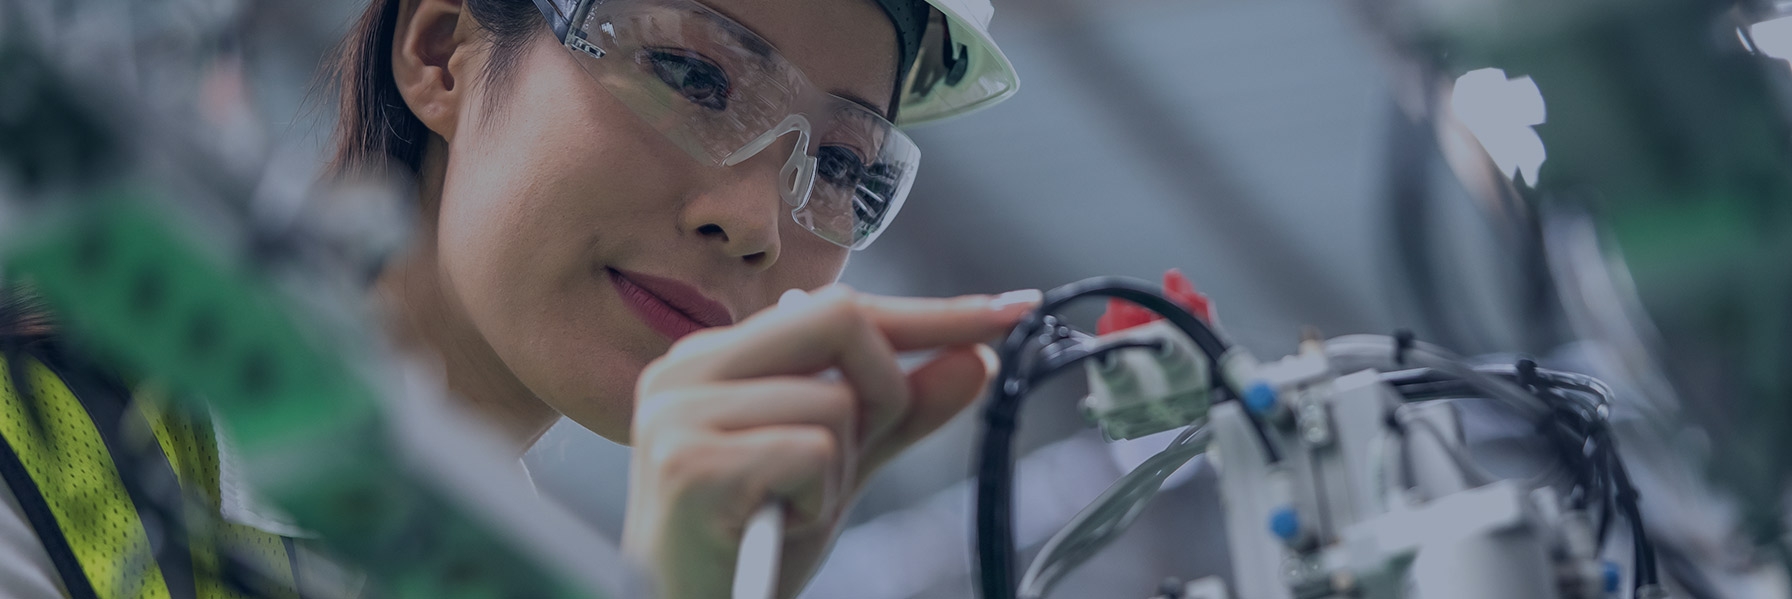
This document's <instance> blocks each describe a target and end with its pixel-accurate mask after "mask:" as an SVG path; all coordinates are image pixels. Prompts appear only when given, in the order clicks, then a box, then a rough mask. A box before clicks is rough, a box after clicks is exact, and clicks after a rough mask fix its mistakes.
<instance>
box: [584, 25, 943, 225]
mask: <svg viewBox="0 0 1792 599" xmlns="http://www.w3.org/2000/svg"><path fill="white" fill-rule="evenodd" d="M581 9H582V12H581V11H575V12H574V13H573V15H575V17H577V18H576V19H575V21H574V22H573V23H572V29H571V31H570V32H569V33H568V38H567V45H568V46H569V47H572V48H573V49H574V50H575V52H574V55H575V56H578V57H580V58H581V62H582V63H583V64H584V65H585V66H586V70H587V71H588V72H590V73H591V75H592V77H594V78H595V79H597V80H598V82H599V83H601V84H602V85H603V86H604V87H605V88H606V89H608V90H609V91H610V93H611V94H612V95H614V96H616V98H617V99H619V100H621V101H622V103H623V104H625V105H627V106H628V107H629V108H630V109H631V110H633V111H634V112H635V113H636V114H638V115H640V117H641V118H642V119H643V120H645V121H646V122H647V123H648V124H649V125H651V126H652V127H653V128H654V129H656V130H658V131H659V132H660V133H662V134H664V135H665V136H666V137H667V138H668V139H670V140H671V141H672V142H673V143H674V144H675V145H677V146H678V147H679V148H681V149H683V150H684V151H685V152H686V153H688V154H690V155H691V157H693V158H695V159H697V160H698V161H699V162H703V163H707V164H712V165H716V166H724V165H732V164H737V163H739V162H741V161H743V160H745V159H747V158H748V157H751V156H752V155H753V154H756V153H758V152H760V151H762V150H763V149H765V148H766V147H768V146H769V145H770V144H768V143H765V142H768V141H772V140H773V139H775V138H776V137H777V136H781V135H782V134H783V133H784V132H785V131H788V130H790V129H789V125H788V123H790V122H791V119H792V117H793V115H800V117H801V118H802V119H805V120H806V122H807V124H808V133H809V136H808V139H809V142H808V143H807V145H806V147H802V148H799V151H801V152H803V153H804V154H806V155H807V156H808V157H810V158H812V159H813V160H814V169H813V185H812V187H809V189H810V191H809V192H808V193H807V194H806V196H805V197H799V198H790V197H786V200H787V201H789V202H790V204H791V205H792V206H794V207H795V209H794V210H793V211H792V213H791V216H792V217H793V218H794V219H795V220H796V222H797V223H799V224H801V225H803V226H804V227H805V228H807V229H809V230H810V231H812V232H814V233H815V234H816V235H819V236H821V237H822V238H823V239H827V240H828V241H831V242H834V243H836V244H839V245H842V246H846V247H850V248H853V249H862V248H864V247H865V246H867V245H869V244H870V243H871V241H872V240H874V239H876V237H877V235H878V234H879V233H881V232H882V230H883V229H884V227H885V226H886V225H887V224H888V223H889V221H890V219H891V217H893V216H894V215H895V214H896V212H897V210H898V209H899V208H900V207H901V205H902V201H903V199H904V198H905V197H906V196H907V195H908V191H909V187H910V186H911V185H912V184H913V182H914V175H915V170H916V168H918V167H919V165H920V150H919V148H917V147H915V144H914V142H913V141H912V140H910V139H909V138H908V136H906V135H904V134H903V133H902V132H901V131H898V130H897V129H896V127H895V125H892V124H890V122H889V121H888V120H886V119H884V118H883V116H881V115H879V114H877V113H875V112H872V111H870V110H867V109H866V108H865V107H863V106H860V105H858V104H855V103H853V102H851V101H848V100H845V99H842V98H839V97H837V96H833V95H831V94H827V93H825V92H822V91H820V90H819V89H817V88H816V87H815V86H813V85H811V84H810V83H809V81H808V80H807V79H806V78H805V77H804V76H803V74H802V72H801V71H798V70H797V69H796V67H795V66H794V65H791V64H790V63H789V62H788V61H786V60H785V59H784V58H783V57H782V56H780V55H779V54H778V53H777V51H776V50H775V49H774V48H772V46H771V44H770V43H767V42H766V41H765V40H764V39H761V38H760V37H759V36H758V35H757V34H754V33H753V32H752V31H751V30H748V29H747V28H745V27H743V26H741V25H740V24H738V23H735V22H734V21H732V20H729V19H728V18H727V17H724V16H722V15H719V14H716V13H715V12H713V11H711V10H709V9H708V8H706V7H704V6H703V5H701V4H698V3H696V2H692V1H690V0H608V1H601V2H598V1H594V0H587V1H586V2H585V3H584V4H583V5H582V6H581ZM584 45H589V46H590V47H593V48H596V49H597V50H598V51H597V52H591V51H588V50H584V49H583V48H582V46H584ZM773 132H776V134H775V135H771V136H768V134H769V133H773ZM768 138H769V139H768ZM755 142H759V143H755ZM785 170H786V171H790V169H789V168H786V169H785ZM783 174H784V175H786V176H781V177H780V181H779V182H778V184H779V186H784V185H785V184H786V183H787V182H786V181H784V180H783V179H785V178H787V176H788V175H790V173H789V172H786V173H783ZM799 189H800V188H799ZM783 193H785V194H786V195H787V196H788V194H789V193H790V192H789V190H784V191H783Z"/></svg>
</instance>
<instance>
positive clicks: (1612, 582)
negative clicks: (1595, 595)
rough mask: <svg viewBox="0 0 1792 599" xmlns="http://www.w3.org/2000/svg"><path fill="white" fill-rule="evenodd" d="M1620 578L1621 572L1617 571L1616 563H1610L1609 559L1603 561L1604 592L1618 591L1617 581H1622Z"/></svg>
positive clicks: (1621, 576) (1621, 577)
mask: <svg viewBox="0 0 1792 599" xmlns="http://www.w3.org/2000/svg"><path fill="white" fill-rule="evenodd" d="M1622 579H1623V574H1622V573H1621V572H1619V571H1618V564H1615V563H1612V561H1611V560H1606V561H1605V594H1607V595H1610V594H1613V593H1617V592H1618V583H1620V582H1623V580H1622Z"/></svg>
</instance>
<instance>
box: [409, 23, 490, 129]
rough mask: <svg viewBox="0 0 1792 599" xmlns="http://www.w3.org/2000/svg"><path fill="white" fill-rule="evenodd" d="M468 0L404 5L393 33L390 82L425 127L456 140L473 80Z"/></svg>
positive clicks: (471, 27) (472, 46)
mask: <svg viewBox="0 0 1792 599" xmlns="http://www.w3.org/2000/svg"><path fill="white" fill-rule="evenodd" d="M463 3H464V0H402V1H401V2H400V4H399V6H398V21H397V23H395V24H394V25H393V30H392V78H393V80H394V83H395V84H396V85H397V86H398V93H399V95H401V96H404V103H405V104H407V105H409V106H410V109H411V113H412V114H415V115H417V120H419V121H422V122H423V126H424V127H428V128H429V130H430V131H432V132H434V133H435V134H436V135H439V136H441V137H442V139H444V140H450V141H452V140H453V139H454V128H455V125H456V124H457V123H458V122H459V118H460V111H461V110H463V109H465V104H466V101H467V99H466V95H465V94H463V93H461V92H462V90H464V89H466V88H465V86H464V85H463V84H464V83H465V82H466V81H469V80H470V79H469V76H470V75H471V74H470V73H469V72H467V70H468V69H469V68H471V67H470V66H469V65H470V64H471V62H472V61H470V60H469V59H470V58H471V56H472V52H471V50H472V49H473V48H474V45H473V44H472V43H470V41H471V38H472V32H473V24H472V22H471V20H470V19H468V18H465V17H466V14H467V13H466V12H465V11H464V10H463V6H462V5H463Z"/></svg>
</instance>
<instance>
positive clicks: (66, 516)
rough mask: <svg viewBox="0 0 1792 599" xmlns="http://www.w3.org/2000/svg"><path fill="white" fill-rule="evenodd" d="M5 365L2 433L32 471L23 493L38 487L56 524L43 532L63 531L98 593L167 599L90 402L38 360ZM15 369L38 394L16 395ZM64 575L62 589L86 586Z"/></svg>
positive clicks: (113, 598)
mask: <svg viewBox="0 0 1792 599" xmlns="http://www.w3.org/2000/svg"><path fill="white" fill-rule="evenodd" d="M3 366H4V360H0V372H4V373H5V374H6V376H5V379H4V384H0V436H4V437H5V440H6V443H7V445H8V447H9V448H10V449H11V453H12V454H13V455H14V456H16V457H17V458H18V462H19V465H20V466H22V468H23V470H24V471H25V473H26V474H27V475H28V476H29V478H30V484H31V487H32V488H31V489H27V490H25V493H21V495H23V494H26V493H29V492H31V491H35V492H36V494H37V495H38V496H39V497H41V498H42V499H43V502H44V505H45V506H46V507H47V508H48V511H49V512H50V515H51V516H52V518H53V520H54V524H55V529H56V530H55V531H54V532H49V531H45V530H43V529H41V528H39V532H38V535H39V537H40V539H42V538H44V537H53V536H56V535H57V534H60V536H61V537H62V538H63V539H65V540H66V541H67V547H68V550H69V552H70V553H72V554H73V556H74V558H75V561H76V562H77V563H78V564H79V566H80V569H81V572H82V573H83V574H84V575H85V576H84V578H85V579H86V581H85V582H86V583H87V585H90V586H91V588H92V589H93V591H94V594H95V595H96V596H97V597H99V598H101V599H126V598H134V599H172V595H171V593H170V590H169V588H168V585H167V583H166V581H165V580H164V578H163V572H162V569H161V564H158V563H157V562H156V561H155V559H154V558H153V557H152V555H153V554H152V553H151V551H150V543H149V534H148V533H147V532H146V530H145V528H144V524H143V520H142V519H141V517H140V516H139V515H138V512H137V508H136V504H135V503H134V502H133V501H132V499H131V495H130V494H129V492H127V490H126V489H125V485H124V482H123V480H122V479H121V478H120V477H119V475H118V468H117V465H116V464H114V463H113V460H112V454H111V452H110V451H109V450H108V445H107V443H106V442H105V440H104V439H103V438H102V437H101V435H100V431H99V428H98V427H97V426H96V425H95V423H94V421H93V418H92V416H90V415H89V413H88V411H87V409H86V408H85V407H84V406H82V405H81V402H80V401H79V400H77V399H75V395H74V393H73V392H72V391H70V390H69V388H68V386H67V385H65V384H64V383H63V381H62V380H61V379H60V378H59V377H57V376H56V374H55V373H54V372H52V371H51V370H50V369H49V368H48V367H47V366H45V365H43V364H42V363H40V362H38V361H36V360H31V361H29V362H28V363H27V364H25V365H23V367H22V368H5V367H3ZM14 371H19V372H21V374H22V375H23V377H24V379H25V380H24V381H23V382H24V385H23V387H24V388H25V390H27V391H28V392H29V393H30V394H31V396H32V397H33V398H35V400H36V401H33V402H30V403H29V404H27V402H25V401H22V400H21V396H22V395H23V394H22V393H20V392H19V387H20V386H21V385H19V383H20V381H15V380H13V378H12V376H11V373H12V372H14ZM15 492H17V491H15ZM33 524H34V526H35V525H40V523H39V522H33ZM63 574H64V581H63V584H64V585H65V587H66V588H69V589H70V590H71V591H73V590H74V589H75V588H77V587H80V586H83V585H82V584H81V583H80V582H79V581H75V580H70V579H69V577H68V573H67V572H63ZM189 576H190V574H189ZM189 580H190V578H189Z"/></svg>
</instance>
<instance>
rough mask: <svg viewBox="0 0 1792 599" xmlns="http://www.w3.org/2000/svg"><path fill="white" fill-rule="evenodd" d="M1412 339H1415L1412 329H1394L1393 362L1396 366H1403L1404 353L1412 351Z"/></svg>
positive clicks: (1404, 361)
mask: <svg viewBox="0 0 1792 599" xmlns="http://www.w3.org/2000/svg"><path fill="white" fill-rule="evenodd" d="M1414 340H1415V338H1414V336H1413V333H1412V329H1397V330H1395V331H1394V364H1395V365H1397V366H1405V365H1406V353H1407V352H1410V351H1412V346H1413V342H1414Z"/></svg>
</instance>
